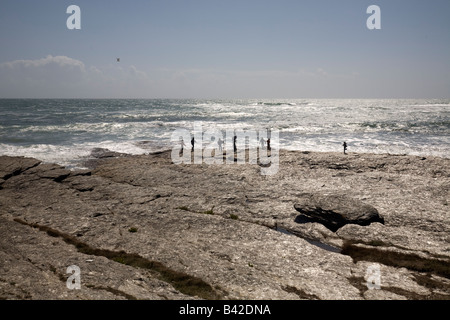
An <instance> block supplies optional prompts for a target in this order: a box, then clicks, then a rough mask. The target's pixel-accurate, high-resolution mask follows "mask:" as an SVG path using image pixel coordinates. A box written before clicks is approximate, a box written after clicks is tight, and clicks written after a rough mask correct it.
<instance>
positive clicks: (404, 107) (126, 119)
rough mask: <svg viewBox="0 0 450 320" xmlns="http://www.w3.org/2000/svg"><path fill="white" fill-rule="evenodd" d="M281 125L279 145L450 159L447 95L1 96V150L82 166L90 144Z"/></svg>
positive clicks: (149, 148) (150, 141) (119, 147)
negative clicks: (199, 130)
mask: <svg viewBox="0 0 450 320" xmlns="http://www.w3.org/2000/svg"><path fill="white" fill-rule="evenodd" d="M196 122H197V123H198V122H201V124H202V128H203V129H204V130H206V129H209V128H212V127H214V128H216V129H218V130H220V131H222V132H223V133H225V132H226V130H237V129H243V130H252V129H254V130H264V129H266V130H271V131H273V130H278V132H279V147H280V148H281V149H288V150H302V151H327V152H329V151H337V152H342V150H343V148H342V143H343V142H344V141H346V143H347V145H348V150H347V151H348V152H358V153H390V154H409V155H419V156H440V157H445V158H450V99H441V100H438V99H435V100H412V99H411V100H407V99H406V100H387V99H379V100H367V99H363V100H358V99H277V100H267V99H247V100H201V99H199V100H195V99H186V100H183V99H177V100H175V99H147V100H145V99H144V100H140V99H131V100H126V99H117V100H116V99H92V100H91V99H0V155H10V156H27V157H34V158H37V159H40V160H42V161H44V162H51V163H58V164H60V165H63V166H66V167H68V168H82V167H83V163H84V162H85V160H87V159H89V157H90V154H91V152H92V150H93V149H95V148H105V149H109V150H111V151H117V152H123V153H129V154H145V153H149V152H154V151H160V150H164V149H170V148H172V147H173V144H172V142H171V140H170V139H171V135H172V133H173V132H174V131H175V130H176V129H187V130H190V131H192V130H193V128H194V123H196Z"/></svg>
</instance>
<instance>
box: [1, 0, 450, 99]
mask: <svg viewBox="0 0 450 320" xmlns="http://www.w3.org/2000/svg"><path fill="white" fill-rule="evenodd" d="M70 5H77V6H79V7H80V9H81V20H80V22H81V29H80V30H76V29H74V30H69V29H68V28H67V26H66V21H67V19H68V18H69V17H70V16H71V14H68V13H66V10H67V7H68V6H70ZM370 5H377V6H379V7H380V9H381V29H380V30H369V29H368V28H367V26H366V21H367V19H368V18H369V17H370V16H371V14H368V13H367V12H366V10H367V8H368V7H369V6H370ZM449 16H450V1H449V0H432V1H426V0H370V1H365V0H340V1H339V0H310V1H309V0H308V1H303V0H289V1H288V0H270V1H269V0H254V1H253V0H236V1H235V0H220V1H219V0H179V1H174V0H159V1H149V0H145V1H144V0H143V1H137V0H129V1H117V0H116V1H112V0H108V1H106V0H89V1H87V0H86V1H84V0H71V1H63V0H53V1H49V0H39V1H29V0H28V1H23V0H1V2H0V98H22V97H28V98H449V97H450V18H449ZM118 57H120V62H117V60H116V58H118Z"/></svg>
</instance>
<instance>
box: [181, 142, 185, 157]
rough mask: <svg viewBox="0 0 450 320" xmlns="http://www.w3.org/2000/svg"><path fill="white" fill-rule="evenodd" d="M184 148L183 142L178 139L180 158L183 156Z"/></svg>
mask: <svg viewBox="0 0 450 320" xmlns="http://www.w3.org/2000/svg"><path fill="white" fill-rule="evenodd" d="M185 146H186V144H185V143H184V140H183V138H180V147H181V148H180V156H182V155H183V150H184V147H185Z"/></svg>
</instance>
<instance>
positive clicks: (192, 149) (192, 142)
mask: <svg viewBox="0 0 450 320" xmlns="http://www.w3.org/2000/svg"><path fill="white" fill-rule="evenodd" d="M236 141H237V136H236V135H235V136H234V137H233V150H234V152H237V146H236ZM259 142H260V143H261V149H263V148H264V145H265V144H267V150H268V151H269V150H271V147H270V138H268V139H267V140H264V139H263V138H262V137H261V139H260V140H259ZM224 143H225V141H223V140H222V139H221V138H219V139H218V140H217V145H218V147H219V151H220V152H222V150H223V145H224ZM180 145H181V150H180V152H181V153H182V152H183V150H184V147H185V146H186V144H185V143H184V140H183V139H180ZM191 146H192V148H191V152H194V146H195V139H194V137H192V139H191ZM342 146H343V147H344V154H347V142H345V141H344V143H343V144H342Z"/></svg>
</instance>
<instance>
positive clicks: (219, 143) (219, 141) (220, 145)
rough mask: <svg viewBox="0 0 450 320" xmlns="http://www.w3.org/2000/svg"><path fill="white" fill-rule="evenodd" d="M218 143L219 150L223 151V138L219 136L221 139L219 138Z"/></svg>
mask: <svg viewBox="0 0 450 320" xmlns="http://www.w3.org/2000/svg"><path fill="white" fill-rule="evenodd" d="M217 144H218V145H219V151H220V152H222V145H223V140H222V139H221V138H219V140H217Z"/></svg>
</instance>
